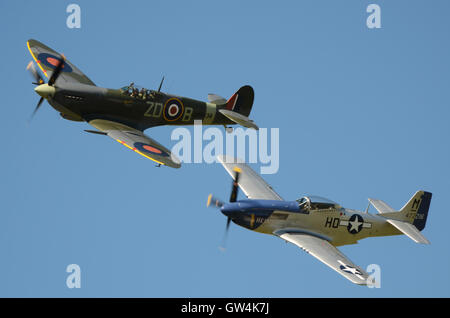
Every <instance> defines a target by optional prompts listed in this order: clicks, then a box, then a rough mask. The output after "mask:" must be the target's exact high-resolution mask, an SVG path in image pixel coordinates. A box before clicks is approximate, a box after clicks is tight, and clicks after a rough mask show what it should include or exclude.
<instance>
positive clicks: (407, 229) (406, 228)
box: [387, 219, 430, 244]
mask: <svg viewBox="0 0 450 318" xmlns="http://www.w3.org/2000/svg"><path fill="white" fill-rule="evenodd" d="M387 221H388V222H389V223H390V224H392V225H393V226H395V227H396V228H397V230H399V231H400V232H402V233H403V234H405V235H406V236H408V237H409V238H410V239H412V240H413V241H414V242H416V243H422V244H430V241H428V240H427V239H426V237H425V236H423V235H422V233H420V231H419V230H418V229H417V228H416V227H415V226H414V225H413V224H410V223H406V222H402V221H398V220H391V219H387Z"/></svg>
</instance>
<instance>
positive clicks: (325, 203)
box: [296, 195, 341, 210]
mask: <svg viewBox="0 0 450 318" xmlns="http://www.w3.org/2000/svg"><path fill="white" fill-rule="evenodd" d="M296 201H297V202H298V205H299V207H300V208H302V209H309V210H324V209H328V210H329V209H339V208H341V206H340V205H339V204H338V203H336V202H334V201H332V200H330V199H327V198H324V197H320V196H317V195H310V196H304V197H302V198H300V199H298V200H296Z"/></svg>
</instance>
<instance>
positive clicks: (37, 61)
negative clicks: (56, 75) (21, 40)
mask: <svg viewBox="0 0 450 318" xmlns="http://www.w3.org/2000/svg"><path fill="white" fill-rule="evenodd" d="M27 47H28V50H29V51H30V53H31V56H32V57H33V59H34V61H35V62H36V64H37V65H38V66H39V68H40V69H41V71H42V72H43V73H44V75H45V76H46V77H48V75H47V72H46V71H45V70H44V68H43V67H42V65H41V61H39V60H38V59H37V58H36V56H34V54H33V51H31V47H30V43H29V42H28V41H27Z"/></svg>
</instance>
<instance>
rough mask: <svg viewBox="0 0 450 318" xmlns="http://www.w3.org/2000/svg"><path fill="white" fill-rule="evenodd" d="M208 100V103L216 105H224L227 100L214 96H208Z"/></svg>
mask: <svg viewBox="0 0 450 318" xmlns="http://www.w3.org/2000/svg"><path fill="white" fill-rule="evenodd" d="M208 100H209V102H210V103H212V104H216V105H224V104H226V103H227V100H226V99H225V98H223V97H222V96H219V95H216V94H208Z"/></svg>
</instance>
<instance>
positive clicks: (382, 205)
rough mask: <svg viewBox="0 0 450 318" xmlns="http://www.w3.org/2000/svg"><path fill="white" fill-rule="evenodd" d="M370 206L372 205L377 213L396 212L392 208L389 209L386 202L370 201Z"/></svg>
mask: <svg viewBox="0 0 450 318" xmlns="http://www.w3.org/2000/svg"><path fill="white" fill-rule="evenodd" d="M369 202H370V204H372V205H373V207H374V208H375V209H376V210H377V211H378V212H379V213H389V212H396V211H395V210H394V209H393V208H391V207H390V206H389V205H388V204H387V203H386V202H384V201H383V200H377V199H370V198H369Z"/></svg>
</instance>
